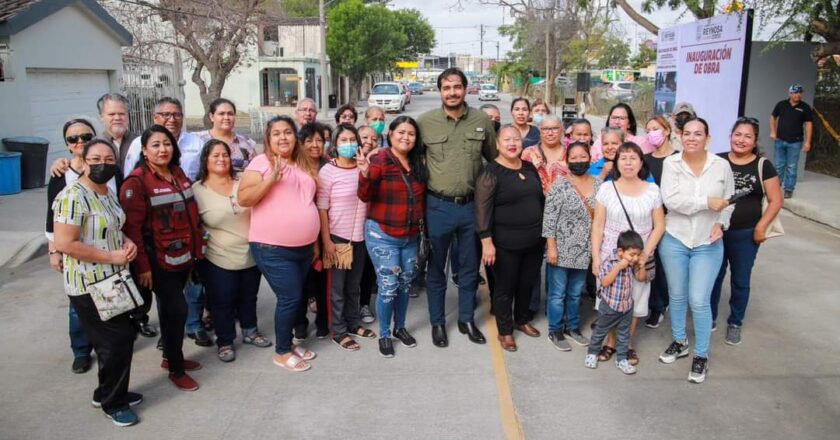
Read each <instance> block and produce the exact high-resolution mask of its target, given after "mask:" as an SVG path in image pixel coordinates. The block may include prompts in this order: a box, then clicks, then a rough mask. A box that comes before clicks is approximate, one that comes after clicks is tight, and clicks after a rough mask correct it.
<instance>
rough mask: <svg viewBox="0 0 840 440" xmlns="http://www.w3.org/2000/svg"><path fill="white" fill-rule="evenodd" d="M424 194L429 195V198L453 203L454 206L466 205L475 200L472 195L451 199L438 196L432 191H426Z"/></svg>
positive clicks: (441, 195) (450, 197)
mask: <svg viewBox="0 0 840 440" xmlns="http://www.w3.org/2000/svg"><path fill="white" fill-rule="evenodd" d="M426 193H427V194H429V195H430V196H432V197H434V198H436V199H441V200H443V201H446V202H450V203H454V204H456V205H466V204H467V203H470V202H472V201H473V199H474V198H475V196H474V195H472V194H469V195H466V196H457V197H452V196H445V195H443V194H438V193H436V192H434V191H426Z"/></svg>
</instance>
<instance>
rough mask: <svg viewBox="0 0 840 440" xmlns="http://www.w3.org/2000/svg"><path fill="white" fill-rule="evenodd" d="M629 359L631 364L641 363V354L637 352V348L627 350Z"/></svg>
mask: <svg viewBox="0 0 840 440" xmlns="http://www.w3.org/2000/svg"><path fill="white" fill-rule="evenodd" d="M627 360H628V361H629V362H630V365H634V366H635V365H639V354H638V353H636V350H633V349H632V348H630V349H628V350H627Z"/></svg>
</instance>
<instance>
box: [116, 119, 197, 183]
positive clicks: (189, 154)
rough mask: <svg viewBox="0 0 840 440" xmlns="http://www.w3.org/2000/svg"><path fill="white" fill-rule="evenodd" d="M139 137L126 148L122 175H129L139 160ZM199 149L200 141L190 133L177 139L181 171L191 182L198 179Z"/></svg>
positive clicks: (184, 133)
mask: <svg viewBox="0 0 840 440" xmlns="http://www.w3.org/2000/svg"><path fill="white" fill-rule="evenodd" d="M141 137H142V136H137V137H136V138H134V140H133V141H131V146H129V147H128V153H127V154H126V156H125V169H124V170H123V174H124V175H126V176H128V175H129V174H131V171H132V170H134V165H136V164H137V160H138V159H140V150H141V148H140V147H141V146H140V138H141ZM201 147H202V144H201V141H200V140H199V139H198V137H197V136H196V135H194V134H192V133H187V132H186V131H182V132H181V136H179V137H178V149H179V150H180V151H181V169H182V170H184V174H186V175H187V177H189V178H190V180H192V181H195V179H196V178H197V177H198V168H199V166H200V165H201V164H200V163H199V156H201Z"/></svg>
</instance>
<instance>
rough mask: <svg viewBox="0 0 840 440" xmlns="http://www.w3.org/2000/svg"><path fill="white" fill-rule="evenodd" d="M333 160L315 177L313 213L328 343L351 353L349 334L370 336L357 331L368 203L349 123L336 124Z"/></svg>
mask: <svg viewBox="0 0 840 440" xmlns="http://www.w3.org/2000/svg"><path fill="white" fill-rule="evenodd" d="M333 145H335V150H336V153H337V154H336V158H335V160H333V161H330V163H328V164H327V165H325V166H324V167H322V168H321V171H320V172H319V173H318V195H317V198H316V200H317V205H318V213H319V215H320V218H321V242H322V243H323V244H324V246H323V257H324V262H325V263H326V265H327V266H330V268H329V269H328V270H329V277H330V292H329V294H330V304H331V306H332V312H331V316H332V319H331V322H330V330H331V331H332V340H333V342H335V343H336V344H338V346H339V347H341V348H342V349H343V350H347V351H356V350H358V349H359V348H360V346H359V343H358V342H356V341H355V340H353V338H352V337H350V335H351V334H352V335H355V336H360V337H363V338H375V337H376V333H374V332H373V330H370V329H367V328H364V327H362V320H361V315H360V310H359V291H360V284H361V280H362V272H363V270H364V266H365V259H366V254H367V252H366V251H365V239H364V224H365V220H366V214H367V204H366V203H365V202H362V201H361V200H359V196H358V194H357V192H358V188H359V171H358V168H357V166H356V155H357V154H358V153H359V152H360V145H361V139H360V137H359V133H358V132H357V131H356V129H355V128H354V127H353V126H352V125H346V124H341V125H339V126H338V127H336V129H335V135H334V136H333ZM348 260H349V261H348Z"/></svg>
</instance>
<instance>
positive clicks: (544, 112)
mask: <svg viewBox="0 0 840 440" xmlns="http://www.w3.org/2000/svg"><path fill="white" fill-rule="evenodd" d="M550 114H551V109H550V108H548V104H546V103H545V101H543V100H542V99H540V98H537V99H535V100H534V103H533V104H531V122H532V123H533V124H534V125H536V126H537V127H539V126H540V124H542V122H543V120H544V119H545V117H546V116H548V115H550Z"/></svg>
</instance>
